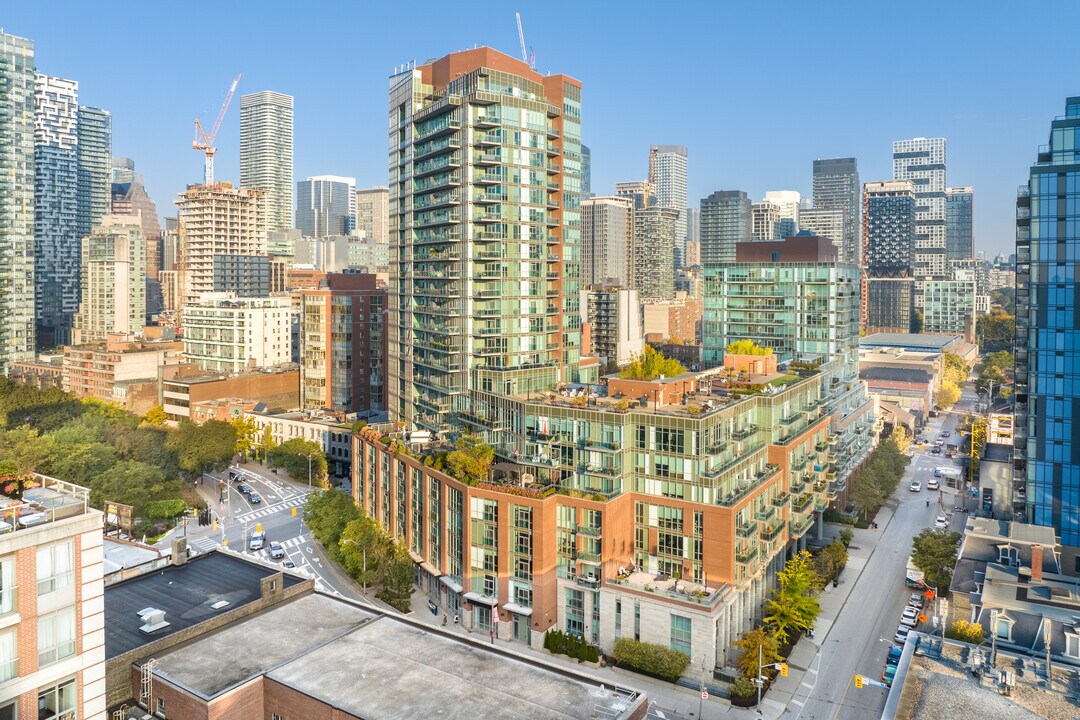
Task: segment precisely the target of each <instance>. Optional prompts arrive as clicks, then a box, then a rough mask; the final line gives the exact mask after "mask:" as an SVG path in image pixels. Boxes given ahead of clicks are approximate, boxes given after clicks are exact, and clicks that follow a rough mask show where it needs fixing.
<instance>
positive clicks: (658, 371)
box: [619, 345, 686, 380]
mask: <svg viewBox="0 0 1080 720" xmlns="http://www.w3.org/2000/svg"><path fill="white" fill-rule="evenodd" d="M684 372H686V368H685V367H684V366H683V364H682V363H680V362H679V361H678V360H676V359H675V358H669V357H667V356H666V355H664V354H663V353H662V352H660V351H659V350H656V349H654V348H653V347H652V346H651V345H646V346H645V350H644V352H642V353H641V354H640V355H635V356H634V357H633V359H631V360H630V364H629V365H627V366H626V369H625V370H623V371H622V372H620V373H619V377H621V378H622V379H624V380H656V379H658V378H659V377H660V376H664V377H669V378H670V377H675V376H676V375H682V374H683V373H684Z"/></svg>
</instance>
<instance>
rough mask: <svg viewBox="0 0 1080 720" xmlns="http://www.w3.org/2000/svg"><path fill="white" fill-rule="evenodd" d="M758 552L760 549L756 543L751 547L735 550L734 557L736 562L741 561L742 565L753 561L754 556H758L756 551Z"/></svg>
mask: <svg viewBox="0 0 1080 720" xmlns="http://www.w3.org/2000/svg"><path fill="white" fill-rule="evenodd" d="M760 552H761V551H760V550H759V549H758V547H757V545H755V546H753V547H751V548H747V549H745V550H736V551H735V559H736V560H737V561H738V562H741V563H743V564H744V565H748V564H750V563H751V562H753V561H754V558H756V557H757V556H758V553H760Z"/></svg>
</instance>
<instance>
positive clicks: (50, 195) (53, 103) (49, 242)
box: [34, 74, 80, 346]
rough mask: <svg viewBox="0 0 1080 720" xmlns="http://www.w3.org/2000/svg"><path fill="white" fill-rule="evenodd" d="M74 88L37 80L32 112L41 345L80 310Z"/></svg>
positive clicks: (62, 339) (65, 333)
mask: <svg viewBox="0 0 1080 720" xmlns="http://www.w3.org/2000/svg"><path fill="white" fill-rule="evenodd" d="M78 94H79V83H77V82H76V81H74V80H65V79H63V78H57V77H50V76H49V75H40V74H39V75H38V76H37V78H36V90H35V102H34V105H35V108H34V263H35V273H34V314H35V316H36V321H37V340H38V342H39V343H41V344H42V345H44V346H52V345H56V344H64V343H67V342H69V341H70V337H69V333H70V328H71V318H72V315H73V314H74V313H75V311H76V310H78V309H79V238H80V233H79V222H78V220H79V209H80V204H79V152H78V147H79V128H78V126H79V98H78Z"/></svg>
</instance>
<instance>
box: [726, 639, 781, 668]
mask: <svg viewBox="0 0 1080 720" xmlns="http://www.w3.org/2000/svg"><path fill="white" fill-rule="evenodd" d="M732 644H733V645H734V646H735V647H737V648H739V650H741V651H742V652H741V653H740V654H739V659H738V660H737V661H736V665H737V667H738V668H739V669H740V670H741V671H742V674H743V675H744V676H745V677H748V678H756V677H757V675H758V657H759V653H758V649H759V648H760V649H761V653H760V658H761V664H762V665H771V664H772V663H775V662H779V661H780V643H779V642H778V641H777V639H776V637H775V636H773V635H772V634H771V633H768V632H766V631H765V628H762V627H756V628H754V629H753V630H747V631H745V632H744V633H743V634H742V635H740V636H739V639H738V640H736V641H735V642H734V643H732Z"/></svg>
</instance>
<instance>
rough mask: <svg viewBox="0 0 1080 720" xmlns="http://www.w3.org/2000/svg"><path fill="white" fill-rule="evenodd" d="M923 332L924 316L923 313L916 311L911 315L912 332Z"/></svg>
mask: <svg viewBox="0 0 1080 720" xmlns="http://www.w3.org/2000/svg"><path fill="white" fill-rule="evenodd" d="M922 331H923V314H922V311H920V310H916V311H915V312H913V313H912V314H911V332H912V333H921V332H922Z"/></svg>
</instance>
